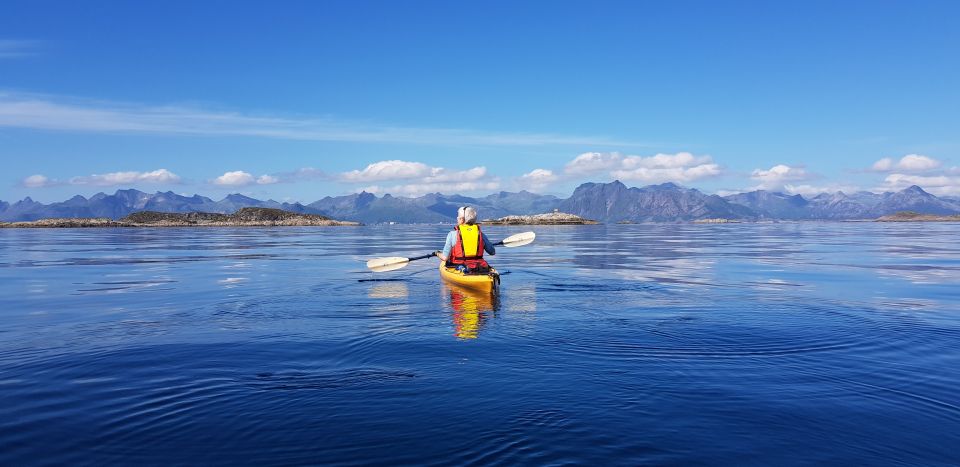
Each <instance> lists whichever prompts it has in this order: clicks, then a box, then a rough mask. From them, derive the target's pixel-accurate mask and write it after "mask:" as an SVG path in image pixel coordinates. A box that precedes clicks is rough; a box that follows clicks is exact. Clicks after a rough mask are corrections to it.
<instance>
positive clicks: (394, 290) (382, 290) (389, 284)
mask: <svg viewBox="0 0 960 467" xmlns="http://www.w3.org/2000/svg"><path fill="white" fill-rule="evenodd" d="M371 284H372V285H371V286H370V291H368V292H367V296H368V297H370V298H398V299H399V298H407V296H409V295H410V291H409V290H408V289H407V283H406V282H401V281H377V282H371Z"/></svg>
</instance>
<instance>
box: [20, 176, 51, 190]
mask: <svg viewBox="0 0 960 467" xmlns="http://www.w3.org/2000/svg"><path fill="white" fill-rule="evenodd" d="M20 184H21V185H22V186H24V187H26V188H45V187H48V186H54V185H57V181H56V180H50V179H49V178H47V177H46V176H45V175H40V174H36V175H31V176H29V177H27V178H24V179H23V181H21V182H20Z"/></svg>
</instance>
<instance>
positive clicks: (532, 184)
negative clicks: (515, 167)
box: [519, 169, 559, 191]
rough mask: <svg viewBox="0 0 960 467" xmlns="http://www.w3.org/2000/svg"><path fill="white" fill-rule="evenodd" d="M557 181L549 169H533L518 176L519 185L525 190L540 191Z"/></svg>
mask: <svg viewBox="0 0 960 467" xmlns="http://www.w3.org/2000/svg"><path fill="white" fill-rule="evenodd" d="M558 179H559V177H557V176H556V175H554V173H553V171H552V170H549V169H533V170H531V171H530V172H527V173H525V174H523V175H521V176H520V180H519V181H520V185H521V186H522V187H524V188H526V189H529V190H533V191H537V190H542V189H544V188H546V187H547V186H549V185H550V184H552V183H554V182H556V181H557V180H558Z"/></svg>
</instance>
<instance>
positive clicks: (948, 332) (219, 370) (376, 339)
mask: <svg viewBox="0 0 960 467" xmlns="http://www.w3.org/2000/svg"><path fill="white" fill-rule="evenodd" d="M528 229H529V228H496V227H490V228H489V229H486V231H487V232H488V234H489V235H490V236H491V238H502V237H504V236H506V235H509V234H512V233H516V232H519V231H522V230H528ZM445 230H446V228H445V227H443V226H415V227H409V226H390V227H360V228H277V229H257V228H247V229H226V228H205V229H204V228H200V229H88V230H83V229H79V230H56V229H51V230H46V229H45V230H9V229H8V230H0V323H2V324H0V465H24V464H121V465H139V464H165V465H169V464H177V463H191V464H218V465H235V464H317V463H351V464H367V463H407V464H488V463H507V464H516V463H524V464H558V463H579V464H598V463H604V464H610V463H615V464H638V463H647V464H651V463H652V464H696V463H724V464H734V463H735V464H755V465H771V464H778V465H782V464H796V463H804V464H805V463H833V464H841V463H843V464H874V465H876V464H914V465H932V464H954V465H956V464H958V463H960V450H958V449H957V446H960V390H958V387H960V246H958V244H957V239H958V238H960V225H958V224H875V223H798V224H793V223H783V224H736V225H609V226H604V225H598V226H583V227H536V228H533V230H535V231H536V232H537V234H538V237H537V241H536V242H535V243H534V244H533V245H530V246H527V247H521V248H515V249H505V248H501V249H500V250H499V254H498V255H497V256H495V257H493V258H492V261H491V262H492V263H493V264H494V265H495V266H497V267H498V268H499V269H500V270H501V271H503V272H507V274H505V275H504V276H503V285H502V289H501V291H500V293H499V294H498V295H493V296H491V295H482V294H481V295H478V294H474V293H470V292H468V291H464V290H461V289H456V288H450V287H447V286H444V285H442V284H441V283H440V282H439V279H438V275H437V272H436V270H435V269H434V268H435V266H436V263H435V262H433V261H434V260H424V261H419V262H414V263H411V264H410V266H408V267H407V268H406V269H403V270H400V271H395V272H391V273H386V274H382V275H374V274H371V273H369V272H366V271H365V270H364V264H363V261H365V260H367V259H370V258H372V257H376V256H394V255H398V254H403V255H417V254H423V253H426V252H429V251H432V250H435V249H437V248H439V246H440V245H441V244H442V241H443V234H444V232H445Z"/></svg>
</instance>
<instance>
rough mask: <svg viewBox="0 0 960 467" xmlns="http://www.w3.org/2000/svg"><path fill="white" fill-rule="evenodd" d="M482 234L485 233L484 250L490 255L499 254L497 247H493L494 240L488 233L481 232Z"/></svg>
mask: <svg viewBox="0 0 960 467" xmlns="http://www.w3.org/2000/svg"><path fill="white" fill-rule="evenodd" d="M480 235H483V251H486V252H487V253H488V254H490V255H495V254H497V249H496V248H494V247H493V242H491V241H490V239H489V238H487V234H485V233H483V232H480Z"/></svg>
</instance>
